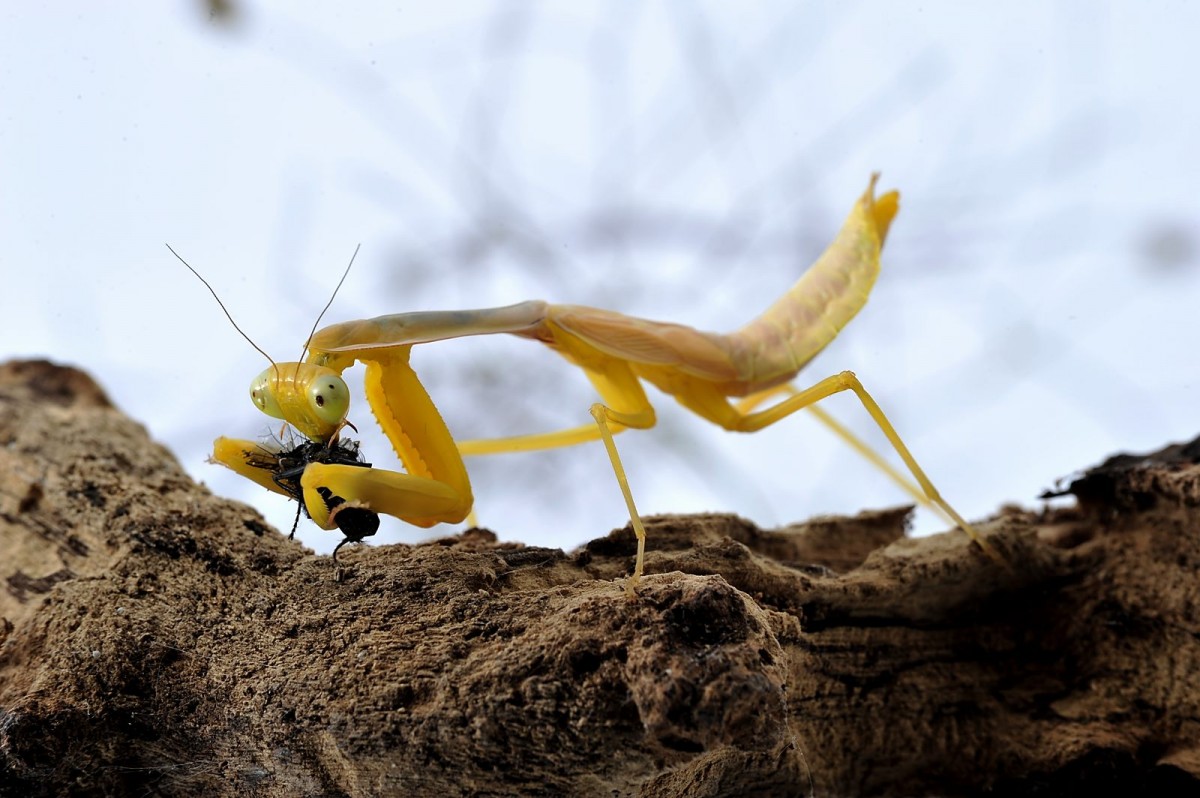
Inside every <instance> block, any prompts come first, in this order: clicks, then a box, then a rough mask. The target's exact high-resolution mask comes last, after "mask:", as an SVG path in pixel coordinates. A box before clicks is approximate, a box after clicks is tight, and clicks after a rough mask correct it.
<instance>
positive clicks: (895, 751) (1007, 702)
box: [0, 362, 1200, 797]
mask: <svg viewBox="0 0 1200 798" xmlns="http://www.w3.org/2000/svg"><path fill="white" fill-rule="evenodd" d="M1198 459H1200V445H1197V444H1195V443H1193V444H1192V445H1190V447H1173V448H1169V449H1167V450H1164V451H1163V452H1160V453H1158V454H1157V455H1152V456H1149V457H1142V458H1134V457H1128V456H1126V457H1124V458H1123V459H1121V458H1117V459H1114V460H1113V461H1110V462H1109V463H1106V464H1104V465H1102V466H1100V467H1098V468H1097V469H1094V470H1093V471H1092V472H1089V473H1088V474H1087V475H1085V476H1084V477H1082V478H1081V479H1080V480H1077V481H1076V483H1074V484H1073V485H1072V486H1071V488H1070V490H1071V491H1072V492H1074V493H1075V494H1076V496H1078V497H1079V502H1078V504H1077V506H1075V507H1073V508H1070V509H1059V510H1048V511H1045V512H1030V511H1025V510H1018V509H1012V508H1006V509H1002V510H1001V511H999V512H998V514H997V515H996V516H995V517H994V518H992V519H991V520H989V521H987V522H985V523H984V524H982V526H981V529H982V531H983V533H984V534H985V535H986V536H987V537H988V539H989V540H990V541H991V542H992V544H993V545H994V546H996V547H997V548H998V549H999V550H1000V551H1001V552H1002V553H1003V555H1004V558H1005V560H1006V561H1007V563H1008V567H1000V566H998V565H996V564H995V563H993V562H992V561H991V560H989V559H988V558H987V557H985V556H983V555H982V554H981V553H980V552H979V551H978V549H976V548H973V547H972V546H970V545H969V544H968V542H967V540H966V538H965V537H964V536H963V535H961V534H960V533H948V534H944V535H938V536H934V537H930V538H923V539H919V540H909V539H905V538H904V537H903V533H904V527H905V524H906V517H907V510H906V509H905V508H901V509H898V510H887V511H882V512H864V513H862V514H861V515H859V516H857V517H855V518H821V519H817V520H814V521H811V522H808V523H805V524H797V525H794V526H791V527H787V528H784V529H780V530H775V531H763V530H759V529H757V528H756V527H754V526H753V525H752V524H750V523H749V522H747V521H744V520H742V519H739V518H736V517H733V516H726V515H701V516H687V517H683V516H679V517H675V516H671V517H660V518H653V519H649V524H648V526H649V532H650V547H649V548H650V551H649V555H648V559H647V564H648V570H649V572H650V573H651V575H650V576H649V577H648V578H647V579H646V580H645V582H644V585H643V587H642V590H641V592H640V594H639V596H638V597H637V599H636V600H635V601H630V600H629V599H628V598H627V597H626V595H625V593H624V591H623V588H622V583H621V581H620V579H619V578H620V577H621V576H623V575H624V574H625V573H626V572H627V571H628V569H629V567H630V565H631V562H632V554H633V539H632V536H631V534H630V533H629V531H628V530H624V529H622V530H616V531H615V532H612V533H611V534H609V535H608V536H607V537H605V538H601V539H598V540H595V541H593V542H592V543H590V544H588V545H587V546H585V547H584V548H583V549H581V550H579V551H576V552H573V553H570V554H564V553H563V552H561V551H558V550H553V549H535V548H527V547H524V546H521V545H520V544H517V543H511V542H502V541H498V540H497V539H496V536H495V535H493V534H492V533H490V532H487V531H484V530H472V531H469V532H467V533H464V534H463V535H460V536H456V537H450V538H446V539H443V540H438V541H435V542H432V543H427V544H423V545H418V546H404V545H396V546H381V547H374V548H372V547H352V548H349V549H346V550H343V554H342V557H343V559H344V562H343V564H342V565H341V566H337V565H335V564H334V563H333V562H332V561H331V560H330V558H329V557H324V556H314V555H312V554H311V553H309V552H307V551H306V550H305V549H303V548H302V547H301V546H300V545H299V544H297V543H293V542H289V541H288V540H286V539H285V538H284V536H283V535H280V534H279V533H278V532H276V531H275V530H273V529H271V528H269V527H267V526H266V525H265V524H264V522H263V521H262V519H261V517H260V516H259V515H258V514H257V513H256V512H255V511H254V510H253V509H252V508H249V507H247V506H245V505H242V504H238V503H236V502H232V501H228V500H224V499H221V498H219V497H215V496H212V495H211V494H210V493H209V492H208V491H207V490H206V489H205V488H203V487H202V486H198V485H196V484H195V483H193V482H192V481H191V479H189V478H188V477H187V475H186V474H184V472H183V471H182V470H181V469H180V467H179V465H178V463H177V462H176V461H175V460H174V458H173V457H172V456H171V454H170V453H169V452H168V451H166V450H165V449H164V448H163V447H161V446H160V445H158V444H156V443H154V442H153V441H151V440H150V439H149V438H148V437H147V435H146V432H145V430H144V429H143V428H141V427H140V426H139V425H137V424H136V423H135V422H133V421H131V420H129V419H128V418H126V417H124V416H123V415H122V414H121V413H120V412H119V411H117V410H116V409H114V408H113V407H112V406H111V404H110V403H109V401H108V400H107V399H106V398H105V396H104V394H103V392H102V391H101V390H100V389H99V388H97V387H96V385H95V384H94V383H93V382H92V381H91V380H90V379H89V378H88V377H87V376H86V375H84V374H83V373H81V372H79V371H75V370H73V369H66V368H60V367H56V366H53V365H51V364H48V363H44V362H23V363H10V364H8V365H6V366H0V576H2V578H3V579H4V583H5V590H4V591H3V592H2V593H0V616H2V617H3V619H4V620H3V621H0V795H4V796H10V795H11V796H16V795H22V796H24V795H67V794H70V795H171V796H175V795H206V796H211V795H233V794H237V795H259V796H293V795H332V796H374V795H438V796H443V797H445V796H457V795H567V794H569V795H584V796H587V795H606V796H607V795H644V796H721V795H729V796H733V795H748V794H753V795H804V794H815V795H868V794H870V795H889V794H890V795H912V794H923V793H937V794H942V795H956V794H963V795H965V794H977V793H981V792H986V791H996V792H998V793H1003V794H1039V795H1040V794H1062V793H1070V792H1082V791H1084V790H1091V789H1092V788H1099V787H1101V786H1103V787H1107V788H1109V789H1110V790H1112V791H1124V792H1127V793H1128V792H1140V791H1143V790H1149V789H1158V790H1169V789H1172V788H1178V789H1184V788H1190V789H1196V788H1198V787H1200V748H1198V746H1197V742H1198V740H1200V724H1198V722H1197V718H1198V717H1200V711H1198V706H1197V702H1198V700H1200V662H1198V660H1200V622H1198V621H1197V618H1198V614H1197V609H1198V608H1197V590H1196V587H1195V585H1196V572H1197V568H1198V566H1200V547H1198V545H1197V544H1198V543H1200V540H1198V535H1197V528H1198V524H1197V519H1198V518H1200V507H1198V505H1200V467H1198V466H1197V465H1196V462H1197V460H1198ZM1048 476H1050V475H1048ZM513 537H519V533H514V532H511V531H508V532H506V533H505V535H504V538H505V539H506V540H507V539H511V538H513Z"/></svg>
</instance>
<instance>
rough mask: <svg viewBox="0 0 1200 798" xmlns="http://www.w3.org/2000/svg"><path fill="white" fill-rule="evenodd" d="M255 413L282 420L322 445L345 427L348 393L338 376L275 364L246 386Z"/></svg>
mask: <svg viewBox="0 0 1200 798" xmlns="http://www.w3.org/2000/svg"><path fill="white" fill-rule="evenodd" d="M250 398H251V400H253V402H254V404H255V406H256V407H258V409H259V410H261V411H263V412H264V413H266V414H267V415H268V416H271V417H272V418H279V419H283V420H284V421H286V422H287V423H289V424H291V425H292V426H293V427H295V428H296V429H298V430H300V434H302V435H304V437H306V438H308V439H309V440H312V441H318V442H320V443H325V442H327V441H329V440H330V439H331V438H333V436H334V435H336V434H337V433H338V431H339V430H341V428H342V426H343V425H344V424H345V423H346V414H347V413H348V412H349V410H350V389H349V388H347V387H346V381H345V380H343V379H342V378H341V375H339V374H338V372H336V371H334V370H333V369H331V368H327V367H325V366H318V365H314V364H312V363H279V364H277V365H276V364H272V365H271V366H269V367H267V369H266V370H264V371H263V372H262V373H261V374H259V375H258V376H257V377H255V378H254V381H253V382H251V383H250Z"/></svg>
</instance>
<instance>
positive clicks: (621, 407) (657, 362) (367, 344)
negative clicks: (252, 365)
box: [189, 175, 999, 593]
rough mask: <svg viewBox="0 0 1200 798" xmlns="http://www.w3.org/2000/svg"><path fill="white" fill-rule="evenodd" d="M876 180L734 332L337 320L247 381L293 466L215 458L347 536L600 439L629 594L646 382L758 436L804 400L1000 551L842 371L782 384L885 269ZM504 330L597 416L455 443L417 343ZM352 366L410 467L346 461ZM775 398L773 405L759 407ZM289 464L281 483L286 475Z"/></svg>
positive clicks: (484, 317) (454, 505) (638, 567)
mask: <svg viewBox="0 0 1200 798" xmlns="http://www.w3.org/2000/svg"><path fill="white" fill-rule="evenodd" d="M877 179H878V175H873V176H872V178H871V181H870V184H869V185H868V187H867V189H866V191H865V192H864V193H863V195H862V196H861V197H860V198H859V199H858V201H857V202H856V203H855V205H854V207H853V209H852V210H851V212H850V215H849V217H848V218H847V219H846V221H845V223H844V225H843V226H842V229H841V231H840V232H839V233H838V234H837V236H836V238H835V239H834V240H833V242H832V243H831V244H830V245H829V247H828V248H827V249H826V251H825V252H824V253H823V254H822V255H821V257H820V258H819V259H818V260H817V261H816V262H815V263H814V264H813V265H812V266H811V267H810V268H809V269H808V270H807V271H806V272H805V273H804V274H803V275H802V276H801V277H800V279H799V281H797V282H796V283H795V284H794V285H793V286H792V287H791V288H790V289H789V290H788V291H787V292H786V293H785V294H784V295H783V297H781V298H780V299H779V300H778V301H776V302H775V303H774V304H773V305H771V306H770V307H769V308H767V310H766V311H765V312H764V313H762V315H760V316H758V317H757V318H755V319H754V320H752V321H751V322H750V323H748V324H747V325H746V326H744V327H743V328H741V329H740V330H738V331H736V332H733V333H730V334H725V335H721V334H716V333H709V332H701V331H699V330H695V329H693V328H691V327H687V326H684V325H681V324H672V323H667V322H659V321H649V320H646V319H640V318H633V317H630V316H626V315H623V314H621V313H617V312H614V311H609V310H600V309H597V308H591V307H583V306H578V305H553V304H548V303H546V302H541V301H531V302H522V303H519V304H516V305H510V306H507V307H499V308H487V309H481V310H461V311H446V312H414V313H401V314H397V315H390V316H380V317H377V318H374V319H367V320H361V321H350V322H345V323H342V324H334V325H332V326H328V327H325V328H324V329H321V330H319V331H317V332H315V333H314V334H313V335H312V336H311V337H310V339H309V341H308V344H307V352H308V355H307V357H306V358H305V359H304V361H303V362H293V363H278V364H276V363H274V362H272V365H271V366H270V367H269V368H267V369H266V370H265V371H263V372H262V373H261V374H259V375H258V377H256V378H255V379H254V381H253V383H252V384H251V388H250V393H251V397H252V398H253V400H254V403H255V404H256V405H257V406H258V408H259V409H260V410H262V411H263V412H264V413H266V414H267V415H269V416H272V417H274V418H278V419H283V420H284V421H286V422H287V423H288V424H291V425H292V426H293V427H294V428H295V429H296V430H298V431H299V432H300V433H301V434H302V435H304V436H305V438H307V439H308V441H310V442H311V443H310V444H307V446H308V447H309V448H308V449H304V450H301V449H300V448H299V447H297V448H295V449H292V450H289V451H288V452H286V453H285V454H286V455H288V456H289V457H288V458H286V460H287V462H283V461H282V460H280V459H279V456H278V451H277V450H271V449H264V448H263V445H262V444H259V443H256V442H254V441H248V440H238V439H231V438H218V439H217V440H216V441H215V443H214V449H213V459H214V460H215V461H216V462H217V463H220V464H222V465H225V466H228V467H229V468H231V469H233V470H234V471H236V472H237V473H238V474H241V475H242V476H244V477H247V478H248V479H251V480H253V481H254V482H256V483H258V484H260V485H262V486H263V487H265V488H267V489H268V490H272V491H275V492H278V493H283V494H285V495H291V496H293V497H294V498H297V499H300V500H302V501H303V505H304V507H305V509H306V510H307V511H308V513H309V515H310V516H311V517H312V519H313V521H314V522H316V524H317V525H318V526H320V527H322V528H324V529H333V528H335V527H337V528H341V529H342V531H343V532H344V533H345V535H346V540H343V541H342V543H343V544H344V543H345V542H347V541H357V540H361V538H362V537H366V536H368V535H371V534H373V533H374V531H375V526H377V525H378V518H377V516H376V515H375V514H376V513H385V514H387V515H391V516H395V517H396V518H399V519H401V520H403V521H406V522H408V523H410V524H414V525H416V526H420V527H429V526H433V525H435V524H438V523H456V522H459V521H462V520H463V519H465V518H466V517H467V516H468V514H469V513H470V512H471V509H472V496H471V483H470V480H469V478H468V476H467V470H466V467H465V466H464V464H463V456H464V455H482V454H499V453H505V452H517V451H530V450H540V449H549V448H554V447H560V446H570V445H574V444H579V443H584V442H589V441H596V440H600V441H602V442H603V444H604V447H605V450H606V451H607V454H608V458H609V460H610V463H611V466H612V469H613V472H614V473H615V475H616V478H617V482H618V485H619V487H620V490H621V493H622V495H623V496H624V499H625V503H626V505H627V507H628V511H629V517H630V522H631V524H632V526H633V530H634V533H635V535H636V537H637V556H636V560H635V563H634V569H633V574H632V577H631V578H630V579H629V580H628V582H627V583H626V585H627V589H628V590H629V591H630V592H631V593H632V591H633V590H635V589H636V586H637V584H638V581H639V579H640V578H641V576H642V573H643V569H644V563H645V545H646V531H645V528H644V526H643V524H642V520H641V517H640V516H639V514H638V511H637V508H636V506H635V504H634V500H633V495H632V493H631V491H630V488H629V484H628V480H627V479H626V477H625V471H624V468H623V466H622V464H621V459H620V455H619V453H618V451H617V447H616V444H615V442H614V439H613V433H616V432H620V431H622V430H625V429H649V428H650V427H652V426H654V423H655V412H654V408H653V406H652V405H651V404H650V401H649V400H648V399H647V397H646V393H645V390H644V388H643V385H642V383H643V382H647V383H650V384H651V385H653V386H655V387H656V388H658V389H659V390H660V391H662V392H663V393H665V394H668V395H670V396H673V397H674V398H675V399H676V400H677V401H678V402H679V403H680V404H682V405H683V406H684V407H686V408H687V409H688V410H690V411H692V412H694V413H696V414H697V415H699V416H700V417H702V418H705V419H707V420H708V421H711V422H712V423H714V424H717V425H719V426H721V427H723V428H724V429H726V430H731V431H736V432H756V431H758V430H761V429H764V428H765V427H769V426H771V425H773V424H775V423H776V422H778V421H781V420H782V419H784V418H787V417H788V416H790V415H791V414H792V413H795V412H796V411H798V410H800V409H802V408H810V409H812V410H813V411H814V412H817V413H818V418H821V419H822V420H824V421H825V422H826V423H828V424H830V425H831V426H833V428H834V431H835V432H837V433H838V434H839V435H841V436H842V437H843V438H845V439H847V440H848V441H849V442H850V443H851V444H852V445H853V446H854V447H855V448H857V449H859V451H860V452H862V453H864V454H865V455H866V456H867V457H868V458H869V459H871V460H872V461H873V462H875V463H876V464H877V465H879V466H880V467H881V468H884V469H885V470H886V471H888V473H889V474H890V475H891V476H892V478H893V479H895V480H897V481H898V482H900V484H901V485H902V486H903V487H904V488H905V489H906V490H907V491H908V492H909V493H910V494H911V495H913V496H914V497H915V498H916V499H917V500H918V501H919V502H921V503H924V504H926V505H929V506H932V507H934V508H936V509H937V510H939V511H940V512H941V513H943V514H944V515H945V517H947V518H948V519H949V520H950V521H952V522H953V523H954V524H956V525H957V526H958V527H959V528H961V529H962V530H963V531H964V532H966V534H967V535H968V536H970V538H971V540H973V541H975V542H976V543H977V544H978V545H979V546H980V547H981V548H982V549H983V550H984V551H985V552H986V553H987V554H989V555H990V556H992V557H993V558H994V559H999V556H998V555H997V554H996V553H995V550H994V549H992V548H991V547H990V546H989V545H988V544H987V542H986V541H985V540H984V539H983V538H981V537H980V535H979V534H978V532H976V530H975V529H974V528H973V527H972V526H971V525H970V524H969V523H967V521H966V520H964V519H963V518H962V517H961V516H960V515H959V514H958V513H957V512H956V511H955V510H954V508H952V507H951V506H950V505H949V504H948V503H947V502H946V501H945V500H944V499H942V497H941V495H940V494H939V493H938V491H937V490H936V489H935V488H934V486H933V484H932V482H930V480H929V478H928V477H927V476H926V475H925V473H924V471H922V469H921V467H920V466H919V465H918V464H917V461H916V460H915V459H914V458H913V456H912V454H911V453H910V452H909V450H908V447H907V446H906V445H905V444H904V442H903V441H902V440H901V438H900V436H899V435H898V434H897V432H896V430H895V429H894V427H893V426H892V424H891V422H890V421H889V420H888V418H887V416H885V415H884V413H883V411H882V410H881V409H880V407H879V405H878V404H877V403H876V402H875V400H874V399H873V398H872V397H871V395H870V394H869V393H868V392H867V391H866V389H865V388H864V387H863V386H862V383H860V382H859V380H858V378H857V377H856V376H855V375H854V374H853V373H852V372H849V371H843V372H841V373H840V374H835V375H834V376H832V377H828V378H826V379H823V380H821V381H820V382H817V383H816V384H815V385H812V386H811V387H809V388H805V389H803V390H799V389H796V388H794V387H792V386H791V385H790V384H789V383H790V381H791V380H792V379H793V378H794V377H795V376H796V374H797V373H798V372H799V371H800V370H801V369H802V368H803V367H804V366H805V365H806V364H807V363H808V362H809V361H810V360H811V359H812V358H813V357H814V356H815V355H816V354H817V353H818V352H820V351H821V350H822V349H824V348H825V346H827V345H828V344H829V342H830V341H832V340H833V339H834V338H835V337H836V336H837V335H838V333H839V332H840V331H841V330H842V328H843V327H845V325H846V324H847V323H848V322H849V321H850V320H851V319H852V318H853V317H854V316H855V314H857V313H858V311H859V309H860V308H862V306H863V305H864V304H865V303H866V301H867V297H868V295H869V294H870V291H871V288H872V287H873V285H874V283H875V280H876V277H877V276H878V274H879V268H880V267H879V262H880V251H881V248H882V246H883V243H884V239H885V238H886V236H887V232H888V228H889V227H890V225H891V222H892V220H893V218H894V217H895V215H896V212H897V211H898V209H899V194H898V193H897V192H895V191H891V192H888V193H885V194H883V195H882V196H879V197H878V198H877V197H876V196H875V184H876V181H877ZM189 268H190V267H189ZM210 290H211V289H210ZM231 320H232V319H231ZM235 326H236V325H235ZM314 326H315V325H314ZM497 333H506V334H509V335H515V336H519V337H521V338H527V339H530V340H533V341H538V342H540V343H542V344H544V345H546V346H548V347H550V348H551V349H552V350H554V351H555V352H557V353H558V354H559V355H561V356H562V357H564V358H565V359H566V360H567V361H568V362H569V363H571V364H572V365H575V366H577V367H579V368H581V369H583V371H584V373H585V374H586V375H587V377H588V378H589V380H590V381H591V383H592V385H593V386H594V387H595V389H596V391H597V393H598V394H599V396H600V400H601V401H599V402H597V403H595V404H593V405H592V406H591V415H592V419H593V423H591V424H585V425H582V426H578V427H573V428H570V429H565V430H559V431H555V432H547V433H540V434H532V435H522V436H517V437H509V438H497V439H490V440H478V441H465V442H457V441H455V440H454V438H453V437H452V436H451V434H450V431H449V429H448V428H447V426H446V423H445V422H444V421H443V419H442V416H441V414H440V413H439V412H438V410H437V407H436V406H435V405H434V403H433V400H432V399H431V398H430V396H429V394H428V393H427V392H426V390H425V388H424V386H423V385H422V384H421V382H420V380H419V379H418V378H417V375H416V373H415V372H414V371H413V369H412V367H411V366H410V364H409V354H410V351H411V350H412V347H413V346H415V345H417V344H427V343H431V342H434V341H440V340H444V339H448V338H457V337H461V336H471V335H493V334H497ZM260 351H261V350H260ZM355 361H359V362H362V363H364V364H365V366H366V398H367V402H368V403H369V405H370V408H371V411H372V413H373V414H374V415H375V418H376V419H377V420H378V422H379V424H380V426H381V427H382V429H383V432H384V434H385V435H386V436H387V438H388V439H389V440H390V441H391V443H392V446H393V448H394V449H395V451H396V454H397V455H398V456H399V458H400V461H401V462H402V463H403V465H404V468H405V472H398V471H388V470H384V469H379V468H371V467H367V465H366V464H364V463H361V462H355V461H354V460H355V458H356V456H357V449H356V448H354V449H353V453H352V455H353V456H352V455H351V454H350V453H348V452H349V449H342V448H339V434H340V433H341V431H342V429H343V427H344V426H345V425H346V424H347V421H346V415H347V412H348V410H349V407H350V391H349V389H348V388H347V386H346V383H345V382H344V381H343V380H342V378H341V374H342V372H343V371H344V370H345V369H347V368H348V367H350V366H351V365H353V363H354V362H355ZM842 391H851V392H853V393H854V395H855V396H856V397H858V399H859V401H860V402H861V403H862V405H863V407H864V408H865V409H866V411H867V413H868V414H869V415H870V416H871V418H872V419H873V420H874V422H875V423H876V424H877V425H878V426H879V428H880V430H882V432H883V434H884V435H885V436H886V437H887V440H888V441H889V442H890V443H891V445H892V448H893V449H894V450H895V451H896V453H897V454H898V455H899V457H900V459H901V460H902V461H903V462H904V465H905V466H906V467H907V469H908V471H909V472H910V473H911V474H912V476H913V478H914V479H915V480H916V483H917V484H916V485H913V484H912V483H911V482H910V481H908V480H907V479H906V478H905V477H903V476H902V475H901V474H899V473H898V472H897V471H895V470H894V469H892V468H891V467H890V466H888V465H887V464H886V463H885V462H884V461H883V460H882V458H880V457H879V456H878V455H876V454H874V453H873V452H871V451H870V450H869V449H867V448H866V447H865V445H864V444H862V443H861V442H860V441H858V440H857V439H856V438H854V437H853V435H852V434H850V433H849V432H848V431H847V430H846V429H845V428H843V427H840V425H837V424H836V422H833V421H832V419H830V418H829V417H828V416H827V415H825V414H824V413H823V412H819V408H816V407H813V406H814V405H815V404H816V403H817V402H819V401H821V400H822V399H825V398H826V397H829V396H831V395H833V394H836V393H839V392H842ZM735 398H738V399H739V401H734V399H735ZM772 399H776V400H777V401H776V402H775V403H774V404H772V405H770V406H769V407H766V408H764V409H757V408H758V407H759V406H760V405H762V404H764V403H766V402H768V401H769V400H772ZM264 455H265V456H266V459H265V460H264ZM273 458H274V459H273ZM285 472H286V476H281V475H283V474H285ZM372 517H373V518H374V521H373V522H372V521H371V518H372ZM364 518H365V519H366V520H364ZM341 545H342V544H339V547H340V546H341ZM335 556H336V550H335Z"/></svg>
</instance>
